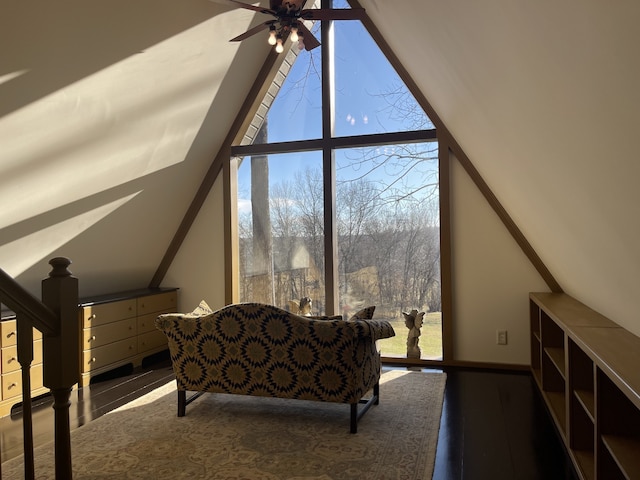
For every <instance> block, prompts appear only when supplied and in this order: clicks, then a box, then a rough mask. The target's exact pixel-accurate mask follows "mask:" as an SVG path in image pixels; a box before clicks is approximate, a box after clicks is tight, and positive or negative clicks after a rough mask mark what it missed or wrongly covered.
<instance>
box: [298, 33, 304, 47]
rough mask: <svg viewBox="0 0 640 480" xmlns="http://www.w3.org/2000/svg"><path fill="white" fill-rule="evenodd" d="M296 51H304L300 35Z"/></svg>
mask: <svg viewBox="0 0 640 480" xmlns="http://www.w3.org/2000/svg"><path fill="white" fill-rule="evenodd" d="M298 50H304V37H303V36H302V35H299V36H298Z"/></svg>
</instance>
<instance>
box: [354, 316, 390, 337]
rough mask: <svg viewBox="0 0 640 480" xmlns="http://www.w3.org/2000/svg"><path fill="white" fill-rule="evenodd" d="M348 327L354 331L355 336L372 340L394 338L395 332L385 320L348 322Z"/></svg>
mask: <svg viewBox="0 0 640 480" xmlns="http://www.w3.org/2000/svg"><path fill="white" fill-rule="evenodd" d="M348 324H349V325H351V326H352V328H353V329H354V330H355V331H356V335H358V336H359V337H363V338H371V339H372V340H374V341H375V340H381V339H383V338H391V337H395V335H396V332H395V330H394V329H393V327H392V326H391V323H389V321H387V320H350V321H349V322H348Z"/></svg>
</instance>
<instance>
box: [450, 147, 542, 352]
mask: <svg viewBox="0 0 640 480" xmlns="http://www.w3.org/2000/svg"><path fill="white" fill-rule="evenodd" d="M451 167H452V169H451V179H452V187H451V210H452V215H451V216H452V226H451V229H452V238H453V240H452V262H453V272H452V273H453V275H452V278H453V298H454V301H453V331H454V358H455V359H456V360H460V361H472V362H487V363H506V364H518V365H528V364H529V362H530V353H529V352H530V335H529V298H528V292H535V291H549V288H548V287H547V285H546V284H545V282H544V280H543V279H542V278H541V277H540V275H539V274H538V272H537V271H536V270H535V268H534V267H533V266H532V264H531V262H529V259H528V258H527V257H526V256H525V254H524V253H523V252H522V250H521V249H520V247H519V246H518V245H517V243H516V242H515V240H514V239H513V237H512V236H511V235H510V234H509V232H508V231H507V229H506V228H505V227H504V225H503V224H502V222H501V220H500V219H499V218H498V216H497V215H496V213H495V212H494V211H493V210H492V209H491V207H490V205H489V204H488V203H487V201H486V200H485V198H484V197H483V196H482V194H481V193H480V191H479V190H478V189H477V188H476V187H475V185H474V184H473V182H472V180H471V178H470V177H469V176H468V175H467V173H466V171H465V170H464V169H463V167H462V166H461V165H460V164H459V163H458V161H457V160H456V159H455V157H452V163H451ZM496 330H507V333H508V334H507V340H508V343H507V345H497V344H496Z"/></svg>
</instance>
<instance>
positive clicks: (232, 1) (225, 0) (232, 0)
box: [209, 0, 276, 15]
mask: <svg viewBox="0 0 640 480" xmlns="http://www.w3.org/2000/svg"><path fill="white" fill-rule="evenodd" d="M209 1H211V2H213V3H219V4H220V5H227V6H229V7H237V8H246V9H247V10H253V11H254V12H260V13H266V14H267V15H275V14H276V12H275V11H273V10H270V9H268V8H263V7H256V6H254V5H250V4H248V3H243V2H238V1H236V0H209Z"/></svg>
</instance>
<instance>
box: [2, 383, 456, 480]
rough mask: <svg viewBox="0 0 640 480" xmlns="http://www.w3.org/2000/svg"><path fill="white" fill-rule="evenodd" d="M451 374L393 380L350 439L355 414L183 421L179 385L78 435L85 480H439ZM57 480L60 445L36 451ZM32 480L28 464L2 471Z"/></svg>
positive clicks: (206, 405)
mask: <svg viewBox="0 0 640 480" xmlns="http://www.w3.org/2000/svg"><path fill="white" fill-rule="evenodd" d="M445 382H446V374H444V373H423V372H408V371H403V370H390V371H386V372H385V373H383V375H382V378H381V381H380V404H379V405H375V406H372V407H371V409H369V411H368V412H367V413H366V414H365V415H364V416H363V417H362V418H361V420H360V422H359V424H358V433H356V434H351V433H349V406H348V405H343V404H333V403H321V402H312V401H306V400H282V399H272V398H266V397H249V396H239V395H224V394H206V395H203V396H201V397H200V398H198V399H197V400H195V401H194V402H193V403H192V404H190V405H189V406H188V407H187V415H186V416H185V417H181V418H178V417H177V416H176V410H177V395H176V393H175V382H171V383H169V384H167V385H165V386H163V387H161V388H159V389H157V390H154V391H153V392H151V393H149V394H147V395H145V396H143V397H141V398H139V399H137V400H135V401H133V402H131V403H130V404H127V405H125V406H123V407H121V408H119V409H117V410H114V411H113V412H111V413H108V414H106V415H104V416H102V417H100V418H98V419H97V420H94V421H92V422H90V423H88V424H87V425H84V426H82V427H80V428H78V429H77V430H74V431H73V432H72V434H71V442H72V452H73V472H74V479H75V480H98V479H100V480H104V479H153V480H159V479H167V480H168V479H171V480H175V479H214V480H215V479H224V480H241V479H242V480H280V479H290V480H303V479H304V480H338V479H367V480H374V479H376V480H387V479H388V480H391V479H403V480H425V479H431V477H432V474H433V467H434V462H435V453H436V445H437V441H438V430H439V426H440V415H441V413H442V403H443V396H444V388H445ZM35 458H36V478H38V479H39V480H40V479H42V480H48V479H51V480H53V479H54V478H55V475H54V472H53V445H52V444H49V445H43V446H41V447H38V448H37V449H36V451H35ZM2 475H3V477H2V478H3V479H7V478H11V479H14V478H15V479H18V478H23V465H22V458H21V457H18V458H14V459H12V460H9V461H7V462H6V463H3V464H2Z"/></svg>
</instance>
